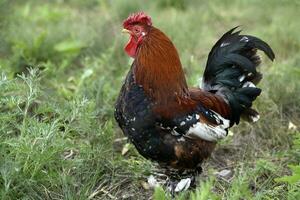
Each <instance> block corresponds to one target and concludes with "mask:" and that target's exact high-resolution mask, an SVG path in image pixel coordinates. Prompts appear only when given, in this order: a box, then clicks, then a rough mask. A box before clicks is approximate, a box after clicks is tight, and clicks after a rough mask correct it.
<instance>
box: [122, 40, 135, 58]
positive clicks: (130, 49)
mask: <svg viewBox="0 0 300 200" xmlns="http://www.w3.org/2000/svg"><path fill="white" fill-rule="evenodd" d="M137 45H138V44H137V42H135V41H134V39H133V37H132V36H130V39H129V41H128V43H127V44H126V46H125V51H126V53H127V54H128V55H129V56H130V57H132V58H134V57H135V53H136V50H137Z"/></svg>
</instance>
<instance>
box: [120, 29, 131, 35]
mask: <svg viewBox="0 0 300 200" xmlns="http://www.w3.org/2000/svg"><path fill="white" fill-rule="evenodd" d="M121 32H122V33H129V34H131V31H130V30H128V29H126V28H124V29H123V30H122V31H121Z"/></svg>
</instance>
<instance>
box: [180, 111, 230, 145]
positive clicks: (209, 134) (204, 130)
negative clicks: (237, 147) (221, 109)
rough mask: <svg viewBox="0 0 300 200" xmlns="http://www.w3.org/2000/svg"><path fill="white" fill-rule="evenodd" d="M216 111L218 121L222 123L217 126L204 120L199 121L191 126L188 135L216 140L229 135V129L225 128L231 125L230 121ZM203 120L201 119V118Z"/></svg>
mask: <svg viewBox="0 0 300 200" xmlns="http://www.w3.org/2000/svg"><path fill="white" fill-rule="evenodd" d="M214 113H215V115H216V116H215V117H216V121H217V122H219V123H220V124H219V125H217V126H212V125H209V124H205V123H202V122H198V123H196V124H194V125H193V126H192V127H190V128H189V130H188V131H187V133H186V135H187V136H189V135H193V136H196V137H199V138H201V139H203V140H207V141H211V142H215V141H218V140H220V139H223V138H225V137H226V136H227V131H226V130H225V129H226V128H229V126H230V121H229V120H227V119H225V118H223V117H222V116H221V115H219V114H218V113H216V112H214ZM200 121H201V119H200Z"/></svg>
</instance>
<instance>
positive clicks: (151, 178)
mask: <svg viewBox="0 0 300 200" xmlns="http://www.w3.org/2000/svg"><path fill="white" fill-rule="evenodd" d="M148 184H149V186H150V188H156V187H158V186H159V183H158V181H157V180H156V178H155V177H154V176H153V175H150V176H149V177H148Z"/></svg>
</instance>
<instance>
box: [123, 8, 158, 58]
mask: <svg viewBox="0 0 300 200" xmlns="http://www.w3.org/2000/svg"><path fill="white" fill-rule="evenodd" d="M151 26H152V21H151V17H149V16H148V15H146V14H145V13H144V12H138V13H133V14H131V15H129V17H128V18H127V19H126V20H125V21H124V22H123V28H124V29H123V30H122V32H123V33H129V35H130V38H129V41H128V43H127V44H126V46H125V51H126V53H127V54H128V55H129V56H130V57H133V58H134V57H135V56H136V52H137V49H138V46H139V45H140V44H141V43H142V41H143V39H144V37H146V36H147V34H148V32H149V30H150V27H151Z"/></svg>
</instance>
